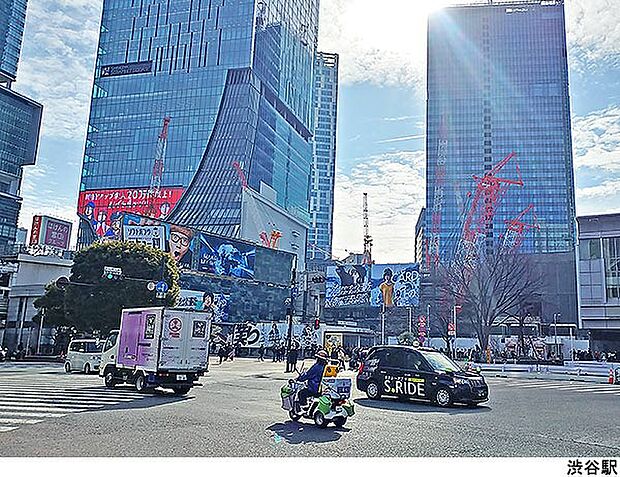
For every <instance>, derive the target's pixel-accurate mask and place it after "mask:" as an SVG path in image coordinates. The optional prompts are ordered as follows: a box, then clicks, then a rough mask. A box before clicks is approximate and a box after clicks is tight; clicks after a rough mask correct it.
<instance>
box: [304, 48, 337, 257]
mask: <svg viewBox="0 0 620 477" xmlns="http://www.w3.org/2000/svg"><path fill="white" fill-rule="evenodd" d="M314 110H315V115H314V139H313V141H312V142H313V147H314V155H313V158H312V174H311V177H310V228H309V230H308V253H307V257H308V259H309V260H331V258H332V237H333V234H334V179H335V176H336V122H337V112H338V55H337V54H334V53H319V54H318V55H317V58H316V63H315V76H314Z"/></svg>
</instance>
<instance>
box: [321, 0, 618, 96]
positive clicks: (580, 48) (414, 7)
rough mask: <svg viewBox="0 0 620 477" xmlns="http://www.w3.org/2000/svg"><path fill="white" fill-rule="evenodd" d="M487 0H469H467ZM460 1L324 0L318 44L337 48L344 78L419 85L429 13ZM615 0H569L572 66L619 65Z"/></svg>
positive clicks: (575, 68)
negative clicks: (382, 0) (379, 0)
mask: <svg viewBox="0 0 620 477" xmlns="http://www.w3.org/2000/svg"><path fill="white" fill-rule="evenodd" d="M479 2H482V3H486V0H472V1H471V2H470V3H479ZM463 3H468V2H464V1H463V0H428V1H422V0H416V1H412V0H390V1H389V2H382V3H380V4H379V3H377V2H376V1H375V0H325V1H323V2H322V3H321V29H320V35H319V47H320V48H321V49H322V50H324V51H334V52H338V53H340V71H341V79H342V82H344V83H363V82H369V83H374V84H381V85H386V84H387V85H405V86H416V87H421V86H422V85H423V84H424V81H425V74H426V22H427V16H428V14H429V12H431V11H433V10H436V9H438V8H440V7H443V6H447V5H451V4H463ZM617 6H618V5H617V0H567V2H566V23H567V41H568V44H569V59H570V62H571V68H573V69H574V70H576V71H582V70H585V69H592V68H594V67H596V66H597V65H599V64H600V63H601V62H611V63H612V64H618V63H620V61H619V60H618V55H619V54H620V21H619V18H618V14H617V12H618V9H617Z"/></svg>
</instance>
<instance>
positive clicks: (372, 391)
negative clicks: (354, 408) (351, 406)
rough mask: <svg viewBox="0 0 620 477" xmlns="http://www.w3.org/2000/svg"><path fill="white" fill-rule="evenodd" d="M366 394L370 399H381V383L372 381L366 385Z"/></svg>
mask: <svg viewBox="0 0 620 477" xmlns="http://www.w3.org/2000/svg"><path fill="white" fill-rule="evenodd" d="M366 396H368V398H369V399H381V391H379V385H378V384H377V383H375V382H374V381H370V382H369V383H368V386H367V387H366Z"/></svg>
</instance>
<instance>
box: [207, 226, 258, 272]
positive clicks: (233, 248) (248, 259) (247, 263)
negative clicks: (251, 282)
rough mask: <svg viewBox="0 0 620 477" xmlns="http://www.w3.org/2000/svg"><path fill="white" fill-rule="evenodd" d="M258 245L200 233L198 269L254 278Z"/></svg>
mask: <svg viewBox="0 0 620 477" xmlns="http://www.w3.org/2000/svg"><path fill="white" fill-rule="evenodd" d="M255 258H256V247H255V246H253V245H250V244H246V243H243V242H238V241H236V240H231V239H226V238H220V237H215V236H213V235H207V234H200V256H199V261H198V270H199V271H201V272H206V273H212V274H214V275H225V276H230V277H238V278H254V260H255Z"/></svg>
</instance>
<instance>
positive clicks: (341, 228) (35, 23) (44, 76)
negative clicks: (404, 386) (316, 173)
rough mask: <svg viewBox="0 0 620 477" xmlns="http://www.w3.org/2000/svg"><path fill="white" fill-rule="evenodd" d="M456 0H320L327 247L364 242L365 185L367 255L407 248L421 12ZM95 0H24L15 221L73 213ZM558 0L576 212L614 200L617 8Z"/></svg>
mask: <svg viewBox="0 0 620 477" xmlns="http://www.w3.org/2000/svg"><path fill="white" fill-rule="evenodd" d="M450 3H465V2H464V1H463V0H458V1H452V0H384V1H383V2H382V3H381V8H378V7H377V2H376V0H322V5H321V28H320V40H319V47H320V48H321V49H322V50H323V51H330V52H337V53H339V54H340V62H341V63H340V65H341V70H340V74H341V89H340V101H339V121H338V123H339V124H338V138H337V140H338V158H337V170H338V174H337V177H336V204H335V226H334V228H335V232H334V253H335V255H336V256H339V257H342V256H344V255H346V251H347V250H349V251H361V248H362V217H361V207H362V193H363V192H368V195H369V208H370V227H371V234H372V235H373V237H374V244H375V246H374V258H375V259H376V260H377V261H378V262H394V261H410V260H412V258H413V235H414V226H415V221H416V219H417V215H418V213H419V210H420V208H421V207H422V206H423V204H424V194H425V191H424V187H425V184H424V130H425V125H424V118H425V84H424V81H425V79H424V76H425V68H426V58H425V54H426V18H427V15H428V13H429V12H431V11H432V10H433V9H435V8H437V7H439V6H442V5H447V4H450ZM101 5H102V1H97V0H36V1H35V0H31V1H30V2H29V6H28V16H27V19H26V31H25V36H24V44H23V48H22V57H21V62H20V66H19V72H18V81H17V83H16V85H15V89H16V90H17V91H19V92H23V93H25V94H27V95H29V96H30V97H32V98H34V99H36V100H38V101H39V102H41V103H42V104H43V105H44V108H45V109H44V115H43V128H42V134H41V138H40V146H39V157H38V162H37V165H36V166H32V167H27V168H26V172H25V178H24V183H23V186H22V195H23V197H24V203H23V208H22V214H21V218H20V225H22V226H25V227H28V228H29V226H30V223H31V221H32V215H33V214H36V213H47V214H50V215H54V216H57V217H63V218H66V219H70V220H75V212H74V211H75V207H76V203H77V190H78V184H79V175H80V167H81V157H82V153H83V147H84V138H85V134H86V124H87V120H88V108H89V105H90V92H91V87H92V75H93V68H94V61H95V52H96V48H97V39H98V30H99V19H100V14H101ZM617 6H618V5H617V0H567V1H566V12H567V29H568V43H569V63H570V81H571V100H572V114H573V145H574V161H575V173H576V185H577V212H578V214H591V213H609V212H618V211H620V192H619V191H620V72H619V67H620V26H619V25H620V11H619V10H618V8H617Z"/></svg>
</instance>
